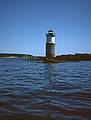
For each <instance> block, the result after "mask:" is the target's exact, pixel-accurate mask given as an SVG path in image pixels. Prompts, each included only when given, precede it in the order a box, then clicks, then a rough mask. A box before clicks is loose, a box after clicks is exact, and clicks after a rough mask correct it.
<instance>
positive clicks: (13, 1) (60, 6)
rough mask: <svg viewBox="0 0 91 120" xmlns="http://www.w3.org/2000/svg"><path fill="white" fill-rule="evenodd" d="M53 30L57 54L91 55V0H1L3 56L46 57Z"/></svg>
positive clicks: (0, 23) (0, 30)
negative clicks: (25, 55)
mask: <svg viewBox="0 0 91 120" xmlns="http://www.w3.org/2000/svg"><path fill="white" fill-rule="evenodd" d="M49 27H52V28H53V30H54V32H55V33H56V55H61V54H70V53H73V54H74V53H91V0H0V53H27V54H32V55H45V43H46V32H47V31H48V29H49Z"/></svg>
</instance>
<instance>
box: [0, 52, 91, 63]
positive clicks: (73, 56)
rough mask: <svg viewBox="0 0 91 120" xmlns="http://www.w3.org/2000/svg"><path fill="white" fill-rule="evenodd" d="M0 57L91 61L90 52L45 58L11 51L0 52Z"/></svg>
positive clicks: (44, 60) (49, 60)
mask: <svg viewBox="0 0 91 120" xmlns="http://www.w3.org/2000/svg"><path fill="white" fill-rule="evenodd" d="M0 58H22V59H25V60H37V61H40V62H43V63H59V62H64V61H91V54H87V53H84V54H80V53H76V54H68V55H57V56H56V57H54V58H50V59H49V58H46V57H44V56H33V55H29V54H16V53H15V54H13V53H0Z"/></svg>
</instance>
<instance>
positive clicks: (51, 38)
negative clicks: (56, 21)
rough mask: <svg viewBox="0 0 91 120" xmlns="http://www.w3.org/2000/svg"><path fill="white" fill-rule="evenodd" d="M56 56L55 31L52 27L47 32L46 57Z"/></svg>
mask: <svg viewBox="0 0 91 120" xmlns="http://www.w3.org/2000/svg"><path fill="white" fill-rule="evenodd" d="M54 57H55V33H54V32H53V30H52V29H51V28H50V29H49V30H48V33H46V58H48V59H50V58H54Z"/></svg>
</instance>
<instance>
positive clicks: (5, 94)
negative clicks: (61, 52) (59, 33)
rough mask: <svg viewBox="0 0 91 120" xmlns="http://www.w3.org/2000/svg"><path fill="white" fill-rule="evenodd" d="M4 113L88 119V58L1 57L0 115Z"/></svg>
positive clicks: (90, 98)
mask: <svg viewBox="0 0 91 120" xmlns="http://www.w3.org/2000/svg"><path fill="white" fill-rule="evenodd" d="M5 116H6V118H7V117H9V118H13V116H14V118H16V119H18V118H21V119H22V118H25V119H26V120H27V119H29V120H33V119H34V120H37V119H39V120H44V119H45V120H51V119H53V120H91V62H88V61H86V62H85V61H83V62H64V63H57V64H43V63H38V62H35V61H24V60H21V59H6V58H5V59H4V58H2V59H0V119H1V118H2V119H6V118H5ZM14 120H15V119H14ZM19 120H20V119H19Z"/></svg>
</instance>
